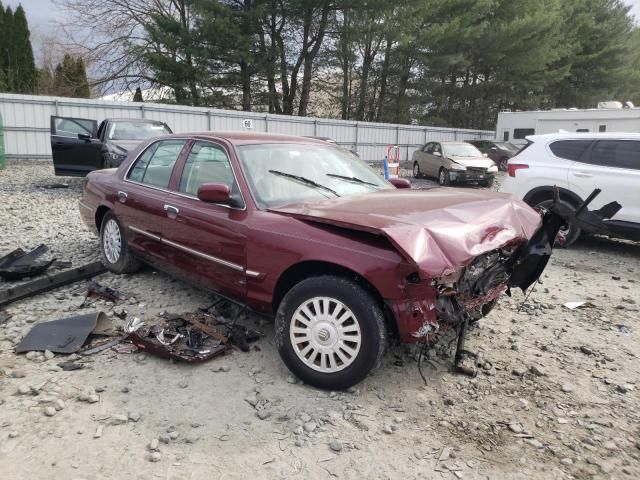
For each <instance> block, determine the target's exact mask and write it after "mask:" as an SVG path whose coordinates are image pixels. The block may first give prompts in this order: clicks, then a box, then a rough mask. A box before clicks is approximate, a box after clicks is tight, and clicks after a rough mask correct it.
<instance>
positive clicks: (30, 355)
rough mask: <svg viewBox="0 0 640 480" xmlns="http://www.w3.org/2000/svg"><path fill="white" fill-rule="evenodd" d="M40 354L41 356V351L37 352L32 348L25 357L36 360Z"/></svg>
mask: <svg viewBox="0 0 640 480" xmlns="http://www.w3.org/2000/svg"><path fill="white" fill-rule="evenodd" d="M39 356H40V352H36V351H35V350H31V351H30V352H27V354H26V355H25V358H26V359H27V360H35V359H36V358H38V357H39Z"/></svg>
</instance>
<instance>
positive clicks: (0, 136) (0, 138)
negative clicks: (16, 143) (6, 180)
mask: <svg viewBox="0 0 640 480" xmlns="http://www.w3.org/2000/svg"><path fill="white" fill-rule="evenodd" d="M3 168H4V126H3V124H2V114H1V113H0V170H2V169H3Z"/></svg>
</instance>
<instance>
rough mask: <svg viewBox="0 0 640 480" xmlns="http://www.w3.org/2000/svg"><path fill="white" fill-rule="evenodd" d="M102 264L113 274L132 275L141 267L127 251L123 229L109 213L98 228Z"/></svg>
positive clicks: (138, 261) (129, 251)
mask: <svg viewBox="0 0 640 480" xmlns="http://www.w3.org/2000/svg"><path fill="white" fill-rule="evenodd" d="M100 251H101V253H102V263H103V264H104V266H105V267H107V269H108V270H110V271H111V272H113V273H133V272H135V271H136V270H139V269H140V266H141V265H142V264H141V262H140V260H138V259H137V258H136V257H135V256H133V254H132V253H131V250H130V249H129V246H128V245H127V237H126V235H125V232H124V229H123V228H122V225H121V223H120V221H119V220H118V219H117V217H116V216H115V215H114V214H113V213H111V212H109V213H107V214H106V215H105V216H104V218H103V219H102V224H101V226H100Z"/></svg>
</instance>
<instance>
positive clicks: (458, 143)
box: [438, 141, 468, 145]
mask: <svg viewBox="0 0 640 480" xmlns="http://www.w3.org/2000/svg"><path fill="white" fill-rule="evenodd" d="M438 143H440V144H441V145H468V143H467V142H446V141H445V142H438Z"/></svg>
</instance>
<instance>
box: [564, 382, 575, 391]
mask: <svg viewBox="0 0 640 480" xmlns="http://www.w3.org/2000/svg"><path fill="white" fill-rule="evenodd" d="M561 388H562V391H563V392H565V393H569V392H573V391H574V390H575V388H576V387H574V386H573V385H571V384H570V383H565V384H563V385H562V387H561Z"/></svg>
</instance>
